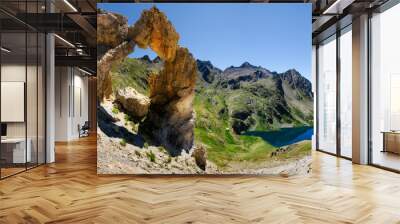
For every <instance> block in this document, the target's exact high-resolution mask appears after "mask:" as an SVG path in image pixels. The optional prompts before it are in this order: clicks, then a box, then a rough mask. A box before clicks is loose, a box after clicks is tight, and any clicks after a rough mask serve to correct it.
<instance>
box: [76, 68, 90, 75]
mask: <svg viewBox="0 0 400 224" xmlns="http://www.w3.org/2000/svg"><path fill="white" fill-rule="evenodd" d="M78 70H79V71H81V72H83V73H85V74H87V75H92V73H90V72H88V71H85V70H83V69H81V68H78Z"/></svg>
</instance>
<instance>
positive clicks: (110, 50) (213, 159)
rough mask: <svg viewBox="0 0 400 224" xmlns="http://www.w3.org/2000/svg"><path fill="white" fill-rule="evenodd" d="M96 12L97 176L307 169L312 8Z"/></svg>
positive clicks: (107, 7)
mask: <svg viewBox="0 0 400 224" xmlns="http://www.w3.org/2000/svg"><path fill="white" fill-rule="evenodd" d="M98 8H99V14H98V18H97V42H98V65H97V66H98V69H97V70H98V98H99V102H100V103H99V106H98V140H97V141H98V144H97V147H98V149H97V150H98V153H97V155H98V163H97V164H98V173H100V174H281V175H292V174H298V173H303V174H304V173H307V172H308V171H309V166H310V162H311V157H310V153H311V136H312V133H313V128H312V125H313V94H312V88H311V83H310V81H309V79H307V78H306V77H304V76H303V75H302V74H301V73H300V72H299V71H301V72H302V73H306V74H310V67H311V62H310V61H311V36H309V34H310V33H311V22H310V21H311V16H310V15H311V13H310V12H311V8H310V5H308V4H296V5H284V4H282V5H280V4H274V5H269V4H136V3H130V4H119V3H114V4H111V3H105V4H98ZM294 12H296V13H294ZM291 14H293V15H292V16H288V15H291ZM129 24H132V25H129ZM294 68H296V69H294ZM272 69H273V70H277V71H280V72H276V71H273V70H272ZM298 70H299V71H298Z"/></svg>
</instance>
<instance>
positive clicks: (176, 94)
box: [141, 47, 197, 156]
mask: <svg viewBox="0 0 400 224" xmlns="http://www.w3.org/2000/svg"><path fill="white" fill-rule="evenodd" d="M196 78H197V68H196V62H195V60H194V58H193V56H192V55H191V54H190V53H189V51H188V50H187V49H186V48H181V47H179V48H178V50H177V52H176V56H175V59H174V60H173V61H166V62H165V64H164V69H163V70H162V71H161V72H160V74H159V75H152V76H151V77H150V79H149V86H150V98H151V105H150V111H149V114H148V115H147V117H146V120H145V121H144V123H143V124H142V125H141V130H142V131H143V133H144V134H146V135H148V136H149V137H151V139H153V140H154V141H155V143H156V144H161V145H164V147H166V148H167V149H168V150H169V152H170V153H171V155H174V156H176V155H179V154H180V153H181V151H182V149H185V150H186V151H188V150H189V149H190V148H191V147H192V145H193V139H194V134H193V128H194V119H193V105H192V104H193V98H194V89H195V84H196Z"/></svg>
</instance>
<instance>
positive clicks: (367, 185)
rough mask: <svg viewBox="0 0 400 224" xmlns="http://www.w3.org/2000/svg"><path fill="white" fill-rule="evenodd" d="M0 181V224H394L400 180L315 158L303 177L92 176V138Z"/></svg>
mask: <svg viewBox="0 0 400 224" xmlns="http://www.w3.org/2000/svg"><path fill="white" fill-rule="evenodd" d="M56 151H57V152H56V159H57V161H56V163H55V164H50V165H46V166H41V167H39V168H36V169H33V170H30V171H28V172H26V173H22V174H19V175H17V176H13V177H10V178H8V179H5V180H2V181H0V223H119V224H121V223H174V224H175V223H213V224H214V223H218V224H219V223H373V224H377V223H378V224H379V223H383V224H386V223H400V175H399V174H395V173H391V172H387V171H384V170H380V169H377V168H374V167H369V166H359V165H352V164H351V162H350V161H347V160H343V159H338V158H335V157H333V156H330V155H326V154H323V153H319V152H315V153H313V172H312V173H311V174H310V175H308V176H305V177H304V176H302V177H289V178H284V177H267V176H223V177H212V176H185V177H176V176H150V177H145V176H127V175H125V176H97V174H96V140H95V138H94V137H90V138H86V139H84V140H81V141H77V142H72V143H70V144H57V150H56Z"/></svg>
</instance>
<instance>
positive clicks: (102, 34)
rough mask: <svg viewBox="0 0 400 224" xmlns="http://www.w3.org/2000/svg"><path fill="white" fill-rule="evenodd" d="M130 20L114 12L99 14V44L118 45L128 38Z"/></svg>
mask: <svg viewBox="0 0 400 224" xmlns="http://www.w3.org/2000/svg"><path fill="white" fill-rule="evenodd" d="M127 37H128V20H127V19H126V18H125V17H124V16H121V15H118V14H114V13H109V12H105V13H99V14H98V15H97V44H98V45H106V46H109V47H111V48H112V47H116V46H118V45H120V44H121V43H122V42H124V41H125V40H127Z"/></svg>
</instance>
